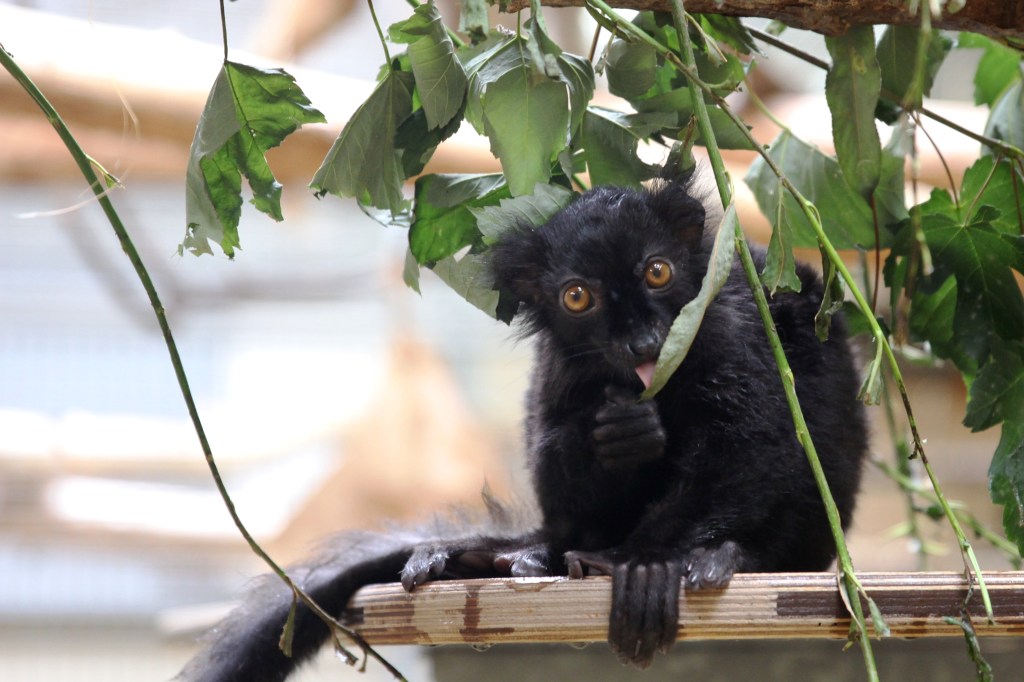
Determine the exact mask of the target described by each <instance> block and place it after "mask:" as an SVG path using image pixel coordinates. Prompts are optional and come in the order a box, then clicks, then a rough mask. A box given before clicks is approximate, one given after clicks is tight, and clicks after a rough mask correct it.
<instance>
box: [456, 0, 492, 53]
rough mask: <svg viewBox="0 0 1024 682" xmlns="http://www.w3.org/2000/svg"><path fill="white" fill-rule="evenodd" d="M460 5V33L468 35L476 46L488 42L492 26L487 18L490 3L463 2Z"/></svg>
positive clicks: (469, 0) (476, 0)
mask: <svg viewBox="0 0 1024 682" xmlns="http://www.w3.org/2000/svg"><path fill="white" fill-rule="evenodd" d="M460 5H461V11H460V12H459V32H460V33H465V34H467V35H468V36H469V38H470V40H472V41H473V44H474V45H475V44H477V43H479V42H481V41H483V40H486V38H487V32H488V31H489V30H490V26H491V24H490V19H489V17H488V16H487V10H488V7H489V6H490V3H488V2H487V0H462V2H461V3H460Z"/></svg>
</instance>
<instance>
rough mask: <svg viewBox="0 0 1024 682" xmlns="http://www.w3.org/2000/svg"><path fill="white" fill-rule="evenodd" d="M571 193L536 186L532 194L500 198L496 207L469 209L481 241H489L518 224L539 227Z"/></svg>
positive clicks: (562, 204) (566, 201)
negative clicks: (481, 236) (480, 235)
mask: <svg viewBox="0 0 1024 682" xmlns="http://www.w3.org/2000/svg"><path fill="white" fill-rule="evenodd" d="M573 196H574V194H573V193H572V192H571V191H570V190H567V189H565V188H564V187H560V186H558V185H537V186H536V187H535V188H534V189H533V194H525V195H523V196H518V197H515V198H502V199H501V200H500V201H499V202H498V205H497V206H493V205H489V206H484V207H482V208H472V209H470V210H471V212H472V213H473V215H474V216H475V217H476V226H477V229H478V230H480V233H481V234H482V235H483V238H484V243H485V244H493V243H494V242H495V241H497V239H498V237H500V236H501V235H502V234H504V233H505V232H506V231H507V230H510V229H512V228H515V227H516V226H519V225H530V226H532V227H534V228H537V227H540V226H541V225H543V224H544V223H546V222H547V221H549V220H551V217H552V216H553V215H555V214H556V213H558V212H559V211H560V210H562V209H563V208H565V207H566V206H568V205H569V202H570V201H572V199H573Z"/></svg>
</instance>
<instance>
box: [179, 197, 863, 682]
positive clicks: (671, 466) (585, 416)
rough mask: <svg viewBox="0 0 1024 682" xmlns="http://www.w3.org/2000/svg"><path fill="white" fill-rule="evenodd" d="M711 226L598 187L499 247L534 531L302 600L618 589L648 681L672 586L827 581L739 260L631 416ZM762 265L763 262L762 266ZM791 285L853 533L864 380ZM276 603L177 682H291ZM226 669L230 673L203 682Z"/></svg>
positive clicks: (803, 276)
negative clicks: (758, 575) (568, 298)
mask: <svg viewBox="0 0 1024 682" xmlns="http://www.w3.org/2000/svg"><path fill="white" fill-rule="evenodd" d="M705 222H706V221H705V211H704V208H703V206H702V205H701V202H700V201H698V200H697V199H695V198H694V197H693V196H692V194H691V192H690V190H689V187H688V184H687V182H685V181H684V182H667V183H663V185H662V186H660V187H659V188H657V189H655V190H652V191H635V190H631V189H620V188H601V189H596V190H592V191H590V192H587V193H585V194H584V195H582V196H581V197H580V198H579V199H578V200H577V201H575V202H574V203H573V204H572V205H570V206H569V207H568V208H566V209H565V210H563V211H562V212H560V213H559V214H557V215H556V216H555V217H554V218H553V219H552V220H551V221H550V222H549V223H548V224H546V225H545V226H543V227H541V228H540V229H538V230H531V229H520V230H516V231H513V232H512V233H511V234H508V235H507V236H505V237H504V238H503V239H502V240H501V241H500V242H499V243H498V244H496V245H495V246H494V247H493V249H492V251H493V272H494V277H495V283H496V287H497V288H500V289H501V290H502V291H503V292H504V294H505V295H506V296H511V297H512V298H513V299H514V300H517V301H519V302H520V306H521V307H520V316H521V318H522V319H523V330H524V333H525V334H527V335H533V336H535V337H536V362H535V368H534V373H533V378H532V382H531V387H530V389H529V393H528V397H527V420H526V429H525V431H526V445H527V451H528V455H529V464H530V469H531V472H532V476H533V485H534V489H535V492H536V497H537V501H538V503H539V507H540V512H541V516H542V520H541V522H540V526H539V528H537V529H536V530H533V531H530V532H527V533H524V534H522V535H518V536H517V535H515V534H514V533H511V532H509V533H504V534H501V533H499V534H496V535H492V536H488V537H470V538H467V539H463V540H457V541H449V540H445V539H443V537H442V536H439V537H441V538H442V539H435V540H433V541H428V542H425V543H422V542H421V543H418V544H416V545H415V546H414V545H411V544H406V545H403V544H402V541H401V540H400V539H399V540H397V541H396V539H395V538H391V539H389V540H388V542H389V543H390V544H389V547H390V549H386V550H379V553H378V554H375V555H374V557H375V558H371V559H369V560H368V563H361V564H358V567H359V568H358V570H355V569H353V568H352V567H351V564H352V562H351V561H349V562H348V563H347V564H345V563H338V564H332V565H331V566H329V567H328V568H327V569H326V570H324V569H321V570H320V573H323V574H324V575H325V578H324V580H325V582H324V585H325V586H324V587H317V588H315V589H314V596H320V595H322V596H324V597H325V598H326V603H327V606H328V607H329V608H336V609H341V608H342V607H343V605H344V604H345V602H346V601H347V599H348V597H349V596H350V595H351V594H352V592H353V591H354V590H355V589H356V588H357V587H358V586H359V585H360V584H365V583H368V582H385V581H390V580H393V579H394V577H395V575H396V573H397V571H398V570H399V569H401V570H402V582H403V584H404V585H405V586H406V588H407V589H410V590H411V589H413V588H415V586H416V585H419V584H422V583H423V582H425V581H427V580H431V579H435V578H440V577H460V576H462V577H465V576H470V575H513V576H521V575H544V574H552V575H569V576H571V577H582V576H584V575H588V574H605V575H610V576H612V579H613V597H612V612H611V621H610V627H609V642H610V643H611V645H612V648H613V649H614V650H615V651H616V653H617V654H618V656H619V657H620V658H621V659H622V660H623V661H626V662H630V663H633V664H635V665H638V666H641V667H643V666H646V665H648V664H649V663H650V662H651V659H652V658H653V656H654V653H655V652H656V651H659V650H660V651H663V650H665V649H667V648H668V647H669V646H670V645H671V644H672V642H673V641H674V639H675V634H676V629H677V620H678V618H677V616H678V610H677V607H678V598H679V589H680V584H681V583H683V584H684V585H685V587H686V588H687V589H704V588H717V587H721V586H723V585H725V584H726V583H727V582H728V581H729V579H730V578H731V576H732V575H733V573H735V572H738V571H813V570H823V569H825V568H827V567H828V565H829V564H830V562H831V561H832V559H833V557H834V555H835V547H834V544H833V540H832V537H831V534H830V532H829V529H828V525H827V522H826V518H825V513H824V508H823V505H822V502H821V499H820V497H819V493H818V490H817V488H816V486H815V483H814V480H813V478H812V476H811V471H810V467H809V465H808V463H807V461H806V457H805V455H804V452H803V450H802V448H801V446H800V445H799V443H798V442H797V439H796V437H795V435H794V433H793V423H792V419H791V417H790V414H789V410H788V407H787V405H786V400H785V396H784V394H783V391H782V383H781V380H780V379H779V376H778V372H777V370H776V367H775V363H774V360H773V358H772V354H771V351H770V349H769V348H768V345H767V341H766V338H765V334H764V331H763V329H762V327H761V322H760V318H759V316H758V314H757V311H756V308H755V307H754V304H753V302H752V299H751V296H750V292H749V290H748V288H747V285H746V282H745V280H744V278H743V273H742V272H741V271H740V269H739V266H738V265H734V267H733V271H732V273H731V275H730V277H729V279H728V281H727V282H726V284H725V286H724V288H723V289H722V291H721V293H720V294H719V296H718V298H717V299H716V300H715V302H714V303H713V304H712V305H711V306H710V307H709V309H708V311H707V313H706V315H705V318H704V321H703V323H702V326H701V328H700V331H699V332H698V334H697V336H696V339H695V340H694V343H693V346H692V348H691V350H690V353H689V355H688V356H687V358H686V360H685V361H684V362H683V364H682V365H681V367H680V368H679V370H678V371H677V372H676V373H675V375H674V376H673V377H672V378H671V379H670V380H669V382H668V384H667V385H666V386H665V387H664V388H663V389H662V391H661V392H660V393H658V395H657V396H656V397H655V399H654V400H653V401H645V402H638V397H639V395H640V393H641V391H642V390H643V383H642V381H641V380H640V378H639V376H638V373H637V371H636V368H637V366H638V365H642V364H644V363H647V362H649V361H652V360H654V359H655V358H656V357H657V354H658V351H659V349H660V348H661V345H662V343H663V341H664V339H665V335H666V334H667V332H668V329H669V326H670V325H671V323H672V321H673V319H674V318H675V317H676V315H677V314H678V313H679V310H680V309H681V308H682V307H683V305H685V304H686V303H687V302H688V301H689V300H691V299H692V298H693V297H694V296H695V295H696V293H697V292H698V290H699V288H700V283H701V279H702V277H703V276H704V273H705V271H706V269H707V262H708V255H709V253H710V246H711V243H712V240H713V237H714V235H713V231H712V230H706V229H705ZM763 259H764V256H763V254H762V253H759V252H757V253H755V260H756V261H758V266H759V267H760V266H761V265H763ZM655 260H657V261H658V262H659V263H660V264H661V265H659V266H658V267H659V268H661V269H660V270H659V272H664V267H665V266H666V265H667V267H668V268H669V270H670V271H671V274H672V278H671V281H670V282H669V283H668V284H667V285H663V286H661V285H659V286H657V287H652V286H651V285H649V284H647V283H646V281H645V272H646V269H647V267H648V265H649V264H650V263H652V262H654V261H655ZM798 274H799V276H800V280H801V283H802V285H803V291H802V292H801V293H800V294H792V295H780V296H777V297H776V298H774V299H773V300H772V301H771V303H770V307H771V310H772V315H773V317H774V319H775V323H776V326H777V327H778V330H779V334H780V336H781V338H782V340H783V344H784V347H785V350H786V354H787V356H788V358H789V361H790V364H791V366H792V369H793V372H794V375H795V377H796V387H797V393H798V395H799V398H800V401H801V404H802V405H803V406H804V410H805V416H806V418H807V423H808V427H809V429H810V432H811V435H812V436H813V438H814V441H815V444H816V445H817V448H818V453H819V456H820V457H821V460H822V464H823V466H824V469H825V473H826V476H827V478H828V482H829V485H830V487H831V490H832V494H833V496H834V497H835V500H836V504H837V505H838V507H839V511H840V516H841V519H842V522H843V525H844V527H845V526H846V525H847V524H848V523H849V520H850V516H851V513H852V510H853V506H854V497H855V494H856V491H857V488H858V484H859V481H860V472H861V462H862V459H863V455H864V452H865V449H866V435H865V425H864V416H863V414H862V408H861V406H860V405H859V403H858V402H857V400H856V393H857V388H858V380H857V376H856V371H855V369H854V365H853V361H852V359H851V356H850V352H849V350H848V348H847V345H846V341H845V338H844V329H843V323H842V320H841V319H835V320H834V321H833V324H832V334H831V338H830V339H829V340H828V341H827V342H825V343H820V342H819V341H818V340H817V339H816V338H815V333H814V316H815V313H816V312H817V309H818V304H819V301H820V299H821V295H822V286H821V282H820V281H819V279H818V277H817V276H816V275H815V274H814V273H813V272H812V271H811V270H809V269H807V268H800V269H799V271H798ZM575 287H583V288H585V289H586V293H587V294H589V296H585V297H584V296H583V294H582V293H580V292H581V291H582V290H580V291H578V292H577V294H579V296H580V297H582V298H580V299H579V300H581V301H583V302H588V301H589V303H588V307H586V308H585V309H583V310H580V311H578V312H575V313H574V312H570V311H569V310H567V309H566V307H565V306H564V305H563V302H562V301H563V297H564V294H565V292H566V290H567V288H575ZM403 565H404V568H402V567H403ZM332 572H333V574H334V575H332ZM357 573H358V574H359V575H358V577H356V576H357ZM357 583H358V584H357ZM264 591H266V588H265V589H264ZM278 591H279V592H280V591H281V590H280V589H278ZM263 599H264V600H265V598H263ZM275 604H276V605H275V606H274V609H273V610H274V611H275V613H274V614H273V615H261V614H263V611H264V610H265V608H266V604H257V606H256V607H249V608H248V610H247V611H244V612H243V617H242V618H241V619H239V618H235V619H234V620H233V621H232V623H233V625H230V626H228V627H235V626H238V625H239V624H241V627H242V628H244V632H242V633H241V634H231V633H228V632H227V631H226V630H224V627H225V626H222V630H224V632H225V634H223V635H220V636H219V637H220V639H215V640H214V642H213V644H212V648H211V649H210V650H208V651H207V652H206V653H205V654H204V656H205V658H204V659H203V661H202V663H201V664H198V665H197V664H193V665H192V666H191V667H190V668H189V669H188V671H186V672H187V674H186V677H187V678H188V679H196V680H236V679H237V680H241V679H247V680H264V679H265V680H276V679H283V677H284V676H285V675H286V674H287V671H288V669H290V667H291V666H292V665H293V664H294V663H295V661H292V660H288V659H284V657H283V656H282V655H281V654H280V653H278V652H277V651H276V641H277V637H278V636H279V633H280V629H281V625H283V623H284V614H286V613H287V608H286V604H287V605H290V596H289V595H288V594H286V593H284V594H283V601H282V599H281V598H278V599H277V602H275ZM311 618H312V617H311V616H308V614H307V618H306V621H305V629H304V630H303V631H302V632H300V633H299V634H301V635H302V636H303V637H307V636H308V637H312V638H313V639H314V640H316V638H318V637H319V640H317V641H313V642H312V643H305V642H304V643H303V644H302V651H301V653H302V654H303V655H305V654H307V653H309V652H311V651H312V650H314V649H315V647H316V645H317V644H318V643H319V641H322V640H323V638H324V637H325V636H326V630H325V629H323V628H322V627H318V626H317V624H315V623H312V622H311V621H310V619H311ZM242 621H244V622H242ZM296 639H297V640H298V635H297V637H296ZM297 648H298V645H297ZM211 652H213V653H211ZM220 658H226V659H228V660H230V661H231V666H232V667H231V668H230V669H229V668H228V667H226V666H221V667H220V668H218V670H217V672H213V673H205V672H200V671H202V670H203V665H216V664H217V663H216V661H217V659H220ZM296 660H299V657H297V659H296ZM243 670H244V671H245V674H244V675H243V674H242V672H241V671H243Z"/></svg>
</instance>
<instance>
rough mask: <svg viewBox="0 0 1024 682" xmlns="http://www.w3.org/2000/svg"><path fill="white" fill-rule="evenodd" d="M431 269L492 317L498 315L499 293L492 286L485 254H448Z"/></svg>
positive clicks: (459, 293) (453, 288)
mask: <svg viewBox="0 0 1024 682" xmlns="http://www.w3.org/2000/svg"><path fill="white" fill-rule="evenodd" d="M431 270H432V271H433V272H434V274H435V275H437V276H438V277H440V278H441V280H442V281H443V282H444V283H445V284H447V285H448V286H449V287H451V288H452V290H453V291H455V293H457V294H458V295H459V296H461V297H462V298H464V299H466V300H467V301H469V302H470V303H471V304H472V305H474V306H475V307H477V308H479V309H480V310H482V311H484V312H485V313H487V314H488V315H490V316H491V317H497V314H498V303H499V295H498V292H497V291H494V290H493V289H492V288H491V286H492V282H491V275H490V271H489V269H488V267H487V258H486V256H485V255H483V254H476V253H472V252H470V253H467V254H465V255H463V256H462V258H459V259H456V258H455V257H454V256H448V257H447V258H445V259H443V260H440V261H438V262H437V264H436V265H434V267H433V268H431Z"/></svg>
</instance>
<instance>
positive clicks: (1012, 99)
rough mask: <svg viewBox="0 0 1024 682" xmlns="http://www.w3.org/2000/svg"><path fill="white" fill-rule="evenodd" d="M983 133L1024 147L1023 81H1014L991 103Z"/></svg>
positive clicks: (1015, 145)
mask: <svg viewBox="0 0 1024 682" xmlns="http://www.w3.org/2000/svg"><path fill="white" fill-rule="evenodd" d="M985 134H986V135H987V136H989V137H992V138H995V139H997V140H1002V141H1003V142H1008V143H1009V144H1012V145H1013V146H1014V147H1017V148H1018V149H1024V81H1021V80H1018V81H1016V82H1015V83H1014V84H1013V85H1011V86H1010V87H1009V88H1007V89H1006V90H1005V91H1004V92H1003V94H1002V95H1000V96H999V99H997V100H996V102H995V104H993V105H992V112H991V113H990V114H989V116H988V122H987V123H986V124H985Z"/></svg>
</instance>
